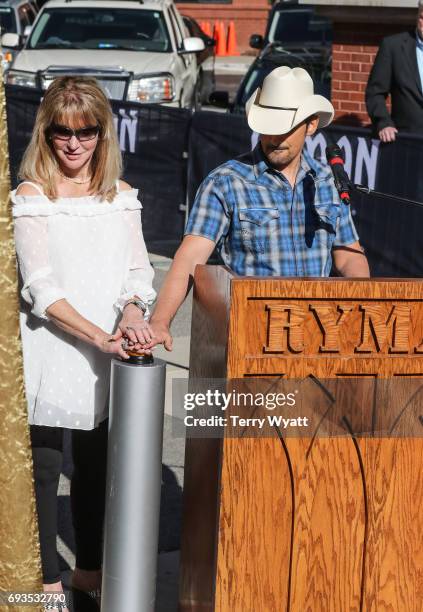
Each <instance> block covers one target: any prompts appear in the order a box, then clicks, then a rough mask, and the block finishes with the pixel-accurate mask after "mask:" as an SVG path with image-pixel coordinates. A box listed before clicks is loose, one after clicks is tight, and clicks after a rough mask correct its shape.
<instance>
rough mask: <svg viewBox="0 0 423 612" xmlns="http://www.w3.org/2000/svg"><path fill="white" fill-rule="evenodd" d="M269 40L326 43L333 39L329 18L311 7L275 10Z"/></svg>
mask: <svg viewBox="0 0 423 612" xmlns="http://www.w3.org/2000/svg"><path fill="white" fill-rule="evenodd" d="M268 38H269V42H280V43H282V44H284V43H303V42H318V43H322V42H323V43H324V42H328V41H331V40H332V26H331V22H330V20H329V19H326V18H325V17H321V16H317V15H315V13H314V11H312V10H310V9H298V10H289V11H288V10H285V11H284V10H281V11H275V13H274V17H273V20H272V22H271V24H270V28H269V35H268Z"/></svg>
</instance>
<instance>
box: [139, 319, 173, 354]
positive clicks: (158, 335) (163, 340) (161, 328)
mask: <svg viewBox="0 0 423 612" xmlns="http://www.w3.org/2000/svg"><path fill="white" fill-rule="evenodd" d="M150 328H151V330H152V331H153V334H154V336H153V337H152V338H151V342H147V343H146V344H144V345H143V348H145V349H150V348H152V347H153V346H156V344H163V346H164V347H165V349H166V350H167V351H171V350H172V348H173V338H172V335H171V333H170V330H169V325H166V324H165V323H161V322H160V321H157V322H156V321H154V318H152V319H151V321H150Z"/></svg>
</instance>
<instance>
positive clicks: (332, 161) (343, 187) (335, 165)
mask: <svg viewBox="0 0 423 612" xmlns="http://www.w3.org/2000/svg"><path fill="white" fill-rule="evenodd" d="M326 159H327V162H328V164H329V166H330V167H331V169H332V173H333V178H334V179H335V187H336V189H337V191H338V193H339V197H340V198H341V202H343V203H344V204H347V205H349V204H350V189H351V181H350V179H349V177H348V174H347V173H346V172H345V169H344V157H343V155H342V151H341V148H340V147H339V146H338V145H336V144H333V145H328V146H327V147H326Z"/></svg>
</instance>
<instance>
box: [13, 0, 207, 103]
mask: <svg viewBox="0 0 423 612" xmlns="http://www.w3.org/2000/svg"><path fill="white" fill-rule="evenodd" d="M5 36H8V38H10V36H13V35H11V34H9V35H5ZM6 42H8V43H9V46H12V45H11V44H10V43H11V42H13V41H11V40H7V41H6ZM18 42H19V41H18V40H16V44H18ZM203 49H204V41H203V40H201V39H200V38H193V37H189V35H188V31H187V30H186V28H185V25H184V22H183V20H182V18H181V16H180V14H179V12H178V10H177V9H176V7H175V5H174V4H173V2H172V0H146V1H145V2H143V0H50V2H47V3H46V4H45V5H44V6H43V8H42V9H41V11H40V13H39V15H38V18H37V20H36V22H35V23H34V25H33V28H32V31H31V35H30V36H29V38H28V40H27V41H26V43H25V45H24V47H23V49H22V51H21V52H20V53H19V54H18V55H17V57H16V59H15V61H14V62H13V65H12V68H11V70H10V71H9V72H8V74H7V82H8V83H10V84H14V85H21V86H24V87H38V88H41V89H46V88H47V87H48V86H49V84H50V82H51V81H52V79H54V78H55V77H56V76H58V75H63V74H84V75H91V76H95V77H96V78H97V79H98V81H99V82H100V84H101V85H102V86H103V88H104V89H105V91H106V93H107V94H108V96H109V97H110V98H112V99H114V100H131V101H136V102H144V103H162V104H167V105H170V106H180V107H184V108H191V107H192V106H193V105H194V104H195V102H196V100H197V99H198V92H197V91H196V83H197V71H198V68H197V59H196V56H195V53H197V52H199V51H202V50H203Z"/></svg>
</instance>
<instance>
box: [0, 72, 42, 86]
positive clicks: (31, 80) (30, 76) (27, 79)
mask: <svg viewBox="0 0 423 612" xmlns="http://www.w3.org/2000/svg"><path fill="white" fill-rule="evenodd" d="M6 82H7V83H8V84H9V85H20V86H21V87H36V86H37V83H36V78H35V74H34V73H33V72H20V71H19V70H10V71H9V72H8V73H7V75H6Z"/></svg>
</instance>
